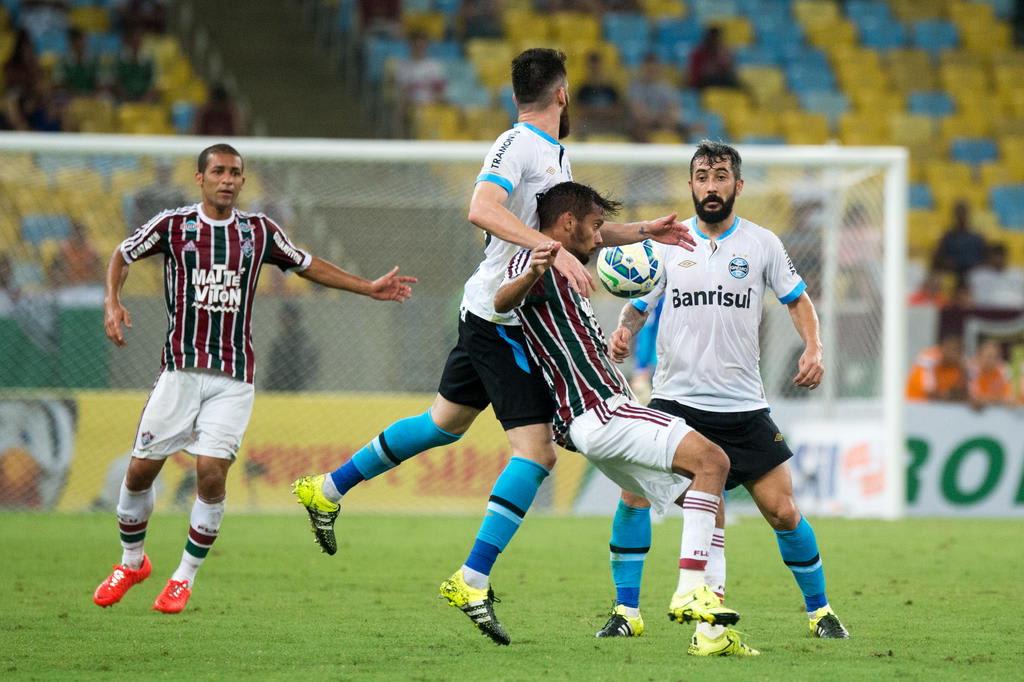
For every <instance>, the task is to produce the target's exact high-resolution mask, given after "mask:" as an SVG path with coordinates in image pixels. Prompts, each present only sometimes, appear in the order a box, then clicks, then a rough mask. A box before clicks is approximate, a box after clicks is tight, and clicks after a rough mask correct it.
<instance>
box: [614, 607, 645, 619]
mask: <svg viewBox="0 0 1024 682" xmlns="http://www.w3.org/2000/svg"><path fill="white" fill-rule="evenodd" d="M618 608H619V610H621V611H622V612H623V613H624V614H626V615H627V616H629V617H630V618H636V617H637V616H639V615H640V607H639V606H623V605H622V604H619V606H618Z"/></svg>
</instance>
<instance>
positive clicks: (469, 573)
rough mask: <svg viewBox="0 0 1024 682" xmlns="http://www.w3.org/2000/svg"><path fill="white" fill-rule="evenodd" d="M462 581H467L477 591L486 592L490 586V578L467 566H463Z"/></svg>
mask: <svg viewBox="0 0 1024 682" xmlns="http://www.w3.org/2000/svg"><path fill="white" fill-rule="evenodd" d="M462 579H463V580H465V581H466V584H467V585H469V586H470V587H472V588H474V589H477V590H486V589H487V586H488V585H489V584H490V577H489V576H487V575H485V574H483V573H481V572H480V571H474V570H473V569H472V568H470V567H469V566H466V565H465V564H463V565H462Z"/></svg>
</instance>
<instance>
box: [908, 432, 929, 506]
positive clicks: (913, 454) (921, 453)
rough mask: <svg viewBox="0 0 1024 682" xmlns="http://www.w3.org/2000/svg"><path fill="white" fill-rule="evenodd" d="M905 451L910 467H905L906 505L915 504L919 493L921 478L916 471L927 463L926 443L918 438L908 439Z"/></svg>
mask: <svg viewBox="0 0 1024 682" xmlns="http://www.w3.org/2000/svg"><path fill="white" fill-rule="evenodd" d="M907 450H908V451H909V453H910V466H908V467H907V503H908V504H914V503H915V502H917V494H918V493H919V492H920V491H921V478H920V476H919V475H918V469H920V468H921V467H922V466H924V463H925V462H927V461H928V443H927V442H926V441H923V440H921V439H920V438H908V439H907Z"/></svg>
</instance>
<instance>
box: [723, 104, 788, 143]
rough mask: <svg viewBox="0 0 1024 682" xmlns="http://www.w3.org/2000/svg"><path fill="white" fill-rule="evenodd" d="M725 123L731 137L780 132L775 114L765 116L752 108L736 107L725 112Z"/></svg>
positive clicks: (738, 137) (771, 134)
mask: <svg viewBox="0 0 1024 682" xmlns="http://www.w3.org/2000/svg"><path fill="white" fill-rule="evenodd" d="M724 117H725V124H726V127H727V128H728V129H729V135H730V136H732V138H733V139H740V138H742V137H745V136H747V135H756V136H758V137H769V136H771V137H774V136H776V135H781V134H782V126H781V125H780V122H779V118H778V117H777V116H765V115H763V114H762V113H761V112H759V111H754V110H752V109H743V108H737V109H732V110H730V111H728V112H726V113H725V115H724Z"/></svg>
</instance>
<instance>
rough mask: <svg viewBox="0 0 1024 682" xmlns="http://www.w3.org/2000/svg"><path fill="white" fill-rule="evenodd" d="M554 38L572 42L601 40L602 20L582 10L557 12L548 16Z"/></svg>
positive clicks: (552, 37)
mask: <svg viewBox="0 0 1024 682" xmlns="http://www.w3.org/2000/svg"><path fill="white" fill-rule="evenodd" d="M547 20H548V24H549V27H550V29H549V30H550V34H549V35H550V36H551V39H552V40H555V41H562V42H571V41H580V40H587V41H591V42H598V41H600V40H601V22H599V21H598V19H597V17H594V16H591V15H589V14H584V13H582V12H555V13H554V14H551V15H549V16H548V18H547Z"/></svg>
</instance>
